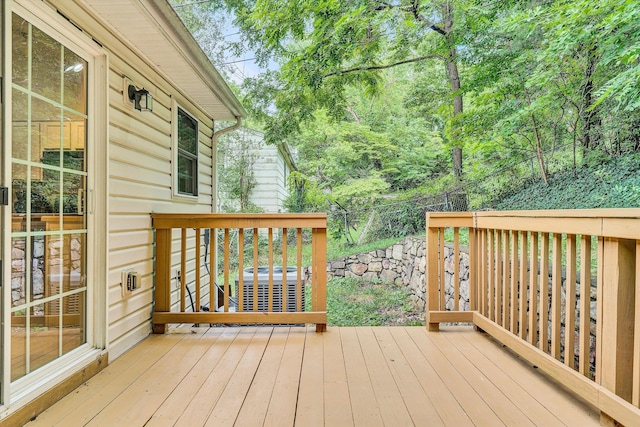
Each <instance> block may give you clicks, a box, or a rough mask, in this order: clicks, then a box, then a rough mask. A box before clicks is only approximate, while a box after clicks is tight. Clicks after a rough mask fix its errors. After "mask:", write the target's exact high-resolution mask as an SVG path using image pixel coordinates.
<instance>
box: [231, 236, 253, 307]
mask: <svg viewBox="0 0 640 427" xmlns="http://www.w3.org/2000/svg"><path fill="white" fill-rule="evenodd" d="M254 273H256V272H255V271H254ZM227 280H228V279H227ZM254 310H255V307H254ZM238 311H240V312H242V311H244V228H239V229H238Z"/></svg>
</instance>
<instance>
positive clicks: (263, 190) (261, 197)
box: [218, 128, 295, 213]
mask: <svg viewBox="0 0 640 427" xmlns="http://www.w3.org/2000/svg"><path fill="white" fill-rule="evenodd" d="M234 137H236V138H244V139H245V142H248V143H249V144H248V146H249V150H248V154H249V155H250V156H251V157H252V158H253V161H254V163H253V173H254V179H255V181H256V185H255V187H254V188H253V189H252V190H251V193H250V195H249V201H250V202H251V203H253V204H255V205H256V206H258V207H259V208H261V209H263V210H264V211H265V212H269V213H278V212H283V211H284V200H285V199H286V198H287V197H288V196H289V190H288V188H287V180H288V178H289V174H290V173H291V171H292V170H295V163H294V160H293V156H292V155H291V151H290V150H289V147H288V146H287V144H286V143H284V142H283V143H282V144H280V145H274V144H267V143H266V142H265V141H264V135H263V133H262V132H259V131H256V130H253V129H248V128H242V129H240V130H239V131H238V135H234ZM229 150H230V149H229ZM221 161H224V159H221ZM218 203H219V208H220V210H221V208H222V206H223V205H225V204H227V205H232V206H235V207H236V209H238V208H239V205H238V204H237V202H236V201H233V200H230V199H229V198H228V197H227V196H226V195H225V194H224V193H222V192H220V193H219V194H218Z"/></svg>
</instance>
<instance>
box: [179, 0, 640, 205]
mask: <svg viewBox="0 0 640 427" xmlns="http://www.w3.org/2000/svg"><path fill="white" fill-rule="evenodd" d="M177 2H178V0H176V3H177ZM187 9H189V10H190V12H189V14H186V10H187ZM178 10H179V12H180V14H181V16H183V15H185V14H186V15H185V16H186V19H185V17H184V16H183V19H185V22H187V25H188V26H190V28H191V29H192V31H193V32H194V34H195V35H196V37H197V38H199V39H200V38H202V37H204V35H208V36H209V37H212V38H213V39H217V40H219V32H216V31H213V30H211V32H210V33H208V31H209V29H210V28H215V26H216V25H217V24H216V20H215V19H212V17H213V16H218V15H219V14H220V13H224V14H227V16H233V17H234V23H235V25H236V26H237V28H239V31H240V32H241V33H242V36H243V40H242V42H243V43H244V48H245V49H250V50H251V52H253V53H255V57H256V58H257V60H258V61H261V62H262V63H263V64H267V62H268V61H275V62H276V63H277V64H278V67H277V68H276V69H271V70H268V71H266V72H265V73H263V74H262V75H260V76H258V77H255V78H249V79H245V81H244V83H243V85H242V88H241V96H242V98H243V100H244V102H245V104H246V105H247V107H248V108H249V109H250V111H252V114H253V117H254V118H255V119H256V120H258V121H260V123H261V126H263V128H264V130H265V132H266V135H267V139H268V140H269V141H271V142H279V141H282V140H284V139H286V140H288V141H289V143H290V144H292V145H294V146H296V147H297V149H298V153H299V156H300V160H299V162H298V163H299V168H300V171H301V173H302V174H304V175H305V176H306V177H307V178H308V179H311V180H312V181H313V182H314V185H316V186H317V188H319V189H321V190H322V191H323V192H324V193H325V194H327V197H329V198H333V199H334V200H336V201H338V202H339V203H341V205H343V206H348V205H350V204H351V205H354V206H360V205H362V204H363V203H365V202H372V200H373V199H375V198H376V197H379V196H383V195H388V194H389V193H396V194H397V193H403V192H407V191H414V192H415V189H416V188H420V189H421V190H420V191H421V192H422V193H433V192H436V191H438V190H440V189H443V188H450V187H451V186H456V185H460V184H461V183H463V184H466V188H467V190H469V189H470V188H471V189H472V191H478V192H479V191H483V192H485V193H495V192H500V191H505V188H508V187H510V186H512V185H515V184H517V183H518V182H521V181H522V179H525V178H526V179H535V180H541V181H543V182H546V181H547V180H548V179H549V176H550V174H552V173H554V172H556V171H561V170H565V169H567V168H569V169H571V168H574V169H575V168H577V167H580V165H581V164H590V163H594V162H600V161H602V160H603V159H605V158H607V157H610V156H616V155H621V154H625V153H631V152H637V151H639V150H640V108H639V107H640V57H639V55H640V24H638V22H640V2H635V1H626V0H600V1H597V2H593V1H590V0H556V1H538V0H534V1H531V0H527V1H522V0H509V1H503V2H496V1H493V0H353V1H348V2H347V1H344V0H322V1H318V0H215V1H211V2H205V3H202V2H197V4H193V5H191V6H189V7H187V6H185V7H181V8H179V9H178ZM216 14H218V15H216ZM211 46H212V47H211V49H213V50H212V51H211V52H210V54H211V57H212V59H214V62H215V58H216V55H219V54H220V52H219V50H216V49H218V48H219V45H215V44H214V45H211ZM216 46H218V47H216ZM225 49H227V50H228V49H242V47H241V46H240V45H239V44H233V45H229V46H223V48H222V50H223V51H224V50H225ZM218 61H219V62H220V60H219V59H218ZM463 106H464V107H463ZM463 149H464V153H465V157H464V159H463V158H462V150H463ZM452 153H453V156H452V155H451V154H452ZM463 165H464V168H463V167H462V166H463ZM461 177H464V180H462V181H461V180H460V178H461ZM469 191H471V190H469ZM472 204H473V202H472Z"/></svg>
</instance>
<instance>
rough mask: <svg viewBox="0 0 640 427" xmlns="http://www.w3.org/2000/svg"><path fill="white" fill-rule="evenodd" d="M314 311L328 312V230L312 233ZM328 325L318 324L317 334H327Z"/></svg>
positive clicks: (312, 293) (312, 294)
mask: <svg viewBox="0 0 640 427" xmlns="http://www.w3.org/2000/svg"><path fill="white" fill-rule="evenodd" d="M312 242H313V243H312V245H313V246H312V255H311V258H312V271H311V277H312V279H311V283H312V291H311V297H312V308H311V309H312V311H315V312H318V311H324V312H326V311H327V229H326V228H314V229H313V231H312ZM326 330H327V324H326V323H316V332H325V331H326Z"/></svg>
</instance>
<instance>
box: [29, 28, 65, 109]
mask: <svg viewBox="0 0 640 427" xmlns="http://www.w3.org/2000/svg"><path fill="white" fill-rule="evenodd" d="M32 28H33V30H32V33H33V36H32V37H33V41H32V43H33V46H32V48H31V49H32V59H31V61H32V66H31V68H32V71H31V72H32V74H33V75H32V77H31V90H33V91H34V92H35V93H37V94H40V95H42V96H44V97H46V98H49V99H51V100H54V101H57V102H60V101H61V97H60V87H61V78H60V76H61V71H62V46H61V45H60V43H58V42H57V41H55V40H54V39H52V38H51V37H49V36H48V35H46V34H45V33H43V32H42V31H40V30H39V29H37V28H35V27H32Z"/></svg>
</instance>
